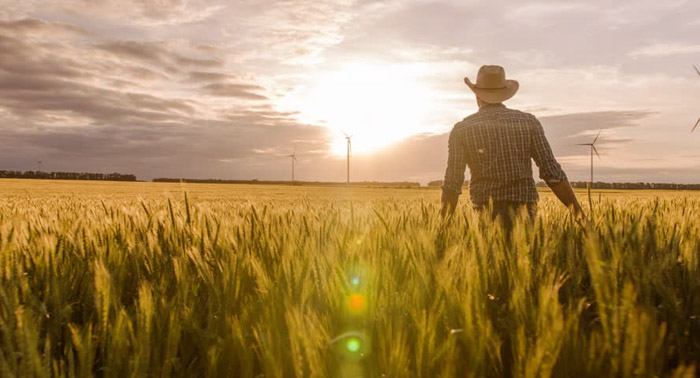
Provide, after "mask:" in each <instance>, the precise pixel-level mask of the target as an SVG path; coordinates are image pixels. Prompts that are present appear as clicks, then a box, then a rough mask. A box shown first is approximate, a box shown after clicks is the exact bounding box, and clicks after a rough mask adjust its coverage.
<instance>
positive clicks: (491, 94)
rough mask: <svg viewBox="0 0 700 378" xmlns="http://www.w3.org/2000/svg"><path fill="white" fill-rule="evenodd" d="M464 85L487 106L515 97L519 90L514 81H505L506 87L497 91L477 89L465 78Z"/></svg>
mask: <svg viewBox="0 0 700 378" xmlns="http://www.w3.org/2000/svg"><path fill="white" fill-rule="evenodd" d="M464 83H465V84H467V86H468V87H469V89H471V90H472V92H474V94H475V95H476V97H478V98H480V99H481V101H484V102H487V103H489V104H497V103H499V102H503V101H506V100H508V99H509V98H511V97H513V96H515V93H516V92H517V91H518V88H520V84H518V82H517V81H515V80H506V86H505V87H503V88H498V89H484V88H479V87H477V86H476V84H474V83H472V82H471V81H470V80H469V78H466V77H465V78H464Z"/></svg>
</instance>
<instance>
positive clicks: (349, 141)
mask: <svg viewBox="0 0 700 378" xmlns="http://www.w3.org/2000/svg"><path fill="white" fill-rule="evenodd" d="M343 135H345V139H347V141H348V178H347V184H348V185H350V151H352V141H351V139H352V135H348V134H346V133H345V132H343Z"/></svg>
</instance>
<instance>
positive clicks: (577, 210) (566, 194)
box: [549, 180, 586, 221]
mask: <svg viewBox="0 0 700 378" xmlns="http://www.w3.org/2000/svg"><path fill="white" fill-rule="evenodd" d="M549 188H550V189H552V192H554V194H555V195H556V196H557V198H559V201H561V203H563V204H564V206H566V207H569V208H571V209H572V210H573V211H574V215H575V216H576V217H577V218H579V219H582V220H583V221H586V214H585V213H584V212H583V209H582V208H581V204H579V203H578V199H577V198H576V194H575V193H574V189H573V188H572V187H571V184H570V183H569V181H568V180H564V181H560V182H556V183H553V184H550V185H549Z"/></svg>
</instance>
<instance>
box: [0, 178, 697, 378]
mask: <svg viewBox="0 0 700 378" xmlns="http://www.w3.org/2000/svg"><path fill="white" fill-rule="evenodd" d="M438 197H439V194H438V191H436V190H420V189H362V188H310V187H274V186H272V187H271V186H264V187H261V186H250V185H245V186H233V185H200V184H187V185H185V186H182V185H179V184H152V183H92V182H45V181H41V182H37V181H29V180H24V181H19V180H0V376H7V377H11V376H22V377H24V376H47V377H48V376H68V377H74V376H75V377H85V376H93V375H94V376H100V377H126V376H133V377H145V376H149V377H150V376H164V377H165V376H236V377H261V376H264V377H290V376H298V377H327V376H337V377H350V376H357V375H364V376H367V377H380V376H385V377H454V376H474V377H481V376H486V377H490V376H493V377H497V376H503V375H507V376H508V375H512V376H516V377H542V376H556V377H561V376H577V377H600V376H615V377H628V376H678V377H692V376H694V374H695V372H696V370H695V369H696V367H697V366H698V365H699V364H700V261H699V259H700V225H699V224H698V222H697V219H699V218H700V196H698V195H697V194H694V193H692V192H656V191H647V192H639V191H635V192H619V191H617V192H614V193H606V192H603V194H602V195H601V202H600V203H599V204H598V205H597V206H598V208H597V209H596V210H597V211H596V212H595V216H596V218H595V219H594V220H593V222H592V223H593V224H592V226H591V227H590V228H582V227H581V226H579V225H578V224H576V223H575V222H573V221H572V220H571V218H570V216H569V214H568V212H567V211H566V210H565V209H564V208H562V207H561V206H560V205H558V204H557V203H556V202H555V200H554V198H553V197H551V196H549V195H545V196H543V200H542V201H541V202H540V209H539V216H538V218H537V221H536V222H535V224H534V225H531V224H529V223H527V222H519V223H518V224H517V225H516V229H515V231H514V233H513V235H512V238H510V239H509V238H507V237H505V236H504V235H503V232H502V230H501V229H500V228H499V227H495V226H494V225H493V224H492V223H490V222H489V221H487V220H486V219H483V218H480V217H479V216H478V214H476V213H474V212H473V211H472V210H471V208H470V206H469V205H468V204H467V203H465V202H466V201H461V204H460V207H459V209H458V215H457V216H456V217H455V218H454V219H453V221H452V222H451V224H449V225H445V224H444V223H443V222H442V220H441V219H440V218H439V216H438V212H439V204H438ZM596 197H597V195H596Z"/></svg>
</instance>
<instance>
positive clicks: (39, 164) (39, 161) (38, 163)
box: [36, 160, 41, 172]
mask: <svg viewBox="0 0 700 378" xmlns="http://www.w3.org/2000/svg"><path fill="white" fill-rule="evenodd" d="M36 164H37V165H38V166H39V172H41V160H37V162H36Z"/></svg>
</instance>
